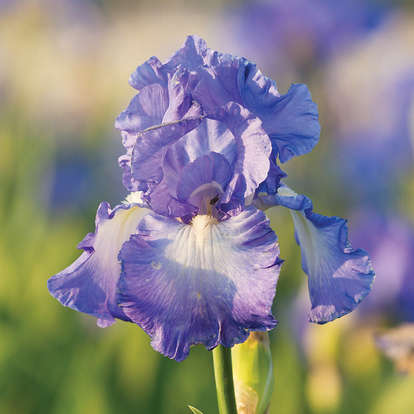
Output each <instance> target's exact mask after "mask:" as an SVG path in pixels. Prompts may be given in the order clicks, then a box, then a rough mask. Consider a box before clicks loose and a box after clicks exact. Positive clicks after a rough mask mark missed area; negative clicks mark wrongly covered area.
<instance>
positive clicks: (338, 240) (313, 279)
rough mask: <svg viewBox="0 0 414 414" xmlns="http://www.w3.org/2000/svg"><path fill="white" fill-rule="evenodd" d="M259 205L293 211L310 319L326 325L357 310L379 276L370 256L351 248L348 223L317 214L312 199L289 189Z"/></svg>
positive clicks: (262, 197)
mask: <svg viewBox="0 0 414 414" xmlns="http://www.w3.org/2000/svg"><path fill="white" fill-rule="evenodd" d="M255 204H256V205H257V206H258V207H260V208H263V209H264V208H268V207H271V206H275V205H279V206H283V207H287V208H289V209H290V210H291V214H292V218H293V222H294V226H295V237H296V240H297V242H298V244H299V245H300V248H301V253H302V268H303V270H304V271H305V273H306V274H307V275H308V277H309V279H308V286H309V294H310V299H311V303H312V309H311V311H310V315H309V320H310V321H311V322H316V323H326V322H329V321H332V320H334V319H336V318H339V317H341V316H343V315H346V314H347V313H349V312H351V311H353V310H354V309H355V307H356V306H357V305H358V304H359V303H360V302H361V301H362V300H363V299H364V298H365V297H366V296H367V295H368V293H369V292H370V291H371V287H372V283H373V281H374V277H375V273H374V271H373V269H372V266H371V261H370V259H369V257H368V254H367V253H366V252H365V251H364V250H361V249H356V250H355V249H353V248H352V247H351V244H350V242H349V240H348V227H347V223H346V220H344V219H342V218H340V217H326V216H322V215H320V214H317V213H314V212H313V207H312V202H311V200H310V199H309V198H308V197H306V196H304V195H298V194H296V193H295V192H294V191H292V190H291V189H290V188H288V187H286V186H284V187H280V188H279V190H278V192H277V194H276V195H259V196H258V197H257V199H256V200H255Z"/></svg>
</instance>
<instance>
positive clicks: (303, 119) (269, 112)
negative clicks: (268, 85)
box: [249, 84, 320, 162]
mask: <svg viewBox="0 0 414 414" xmlns="http://www.w3.org/2000/svg"><path fill="white" fill-rule="evenodd" d="M255 98H256V102H255V104H254V105H253V106H252V108H249V109H250V110H253V111H254V112H256V113H257V114H258V115H259V116H260V118H261V119H262V121H263V128H264V129H265V131H266V132H267V133H268V134H269V136H270V139H271V140H272V144H273V149H274V150H275V151H278V153H279V159H280V161H281V162H286V161H288V160H290V159H291V158H292V157H295V156H298V155H303V154H306V153H308V152H310V151H312V149H313V147H314V146H315V145H316V144H317V143H318V140H319V134H320V126H319V121H318V109H317V106H316V104H315V103H314V102H313V101H312V98H311V94H310V92H309V89H308V88H307V87H306V85H303V84H297V85H292V86H291V87H290V88H289V90H288V92H287V93H286V94H285V95H282V96H280V97H278V98H275V99H274V101H273V102H271V103H270V102H269V99H268V97H265V96H263V95H256V96H255Z"/></svg>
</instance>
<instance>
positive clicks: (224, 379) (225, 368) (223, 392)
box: [213, 345, 237, 414]
mask: <svg viewBox="0 0 414 414" xmlns="http://www.w3.org/2000/svg"><path fill="white" fill-rule="evenodd" d="M213 363H214V378H215V380H216V390H217V402H218V407H219V413H220V414H237V408H236V397H235V395H234V384H233V370H232V366H231V348H225V347H224V346H222V345H219V346H217V347H216V348H214V349H213Z"/></svg>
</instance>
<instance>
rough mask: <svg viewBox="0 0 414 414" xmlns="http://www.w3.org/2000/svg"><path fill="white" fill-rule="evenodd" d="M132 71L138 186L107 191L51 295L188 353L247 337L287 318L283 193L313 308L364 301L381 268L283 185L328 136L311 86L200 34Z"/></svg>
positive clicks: (316, 314) (328, 311) (165, 348)
mask: <svg viewBox="0 0 414 414" xmlns="http://www.w3.org/2000/svg"><path fill="white" fill-rule="evenodd" d="M130 84H131V85H132V86H133V87H134V88H136V89H138V90H139V93H138V94H137V95H136V96H135V97H134V98H133V99H132V101H131V103H130V104H129V106H128V108H127V109H126V110H125V111H124V112H122V113H121V115H120V116H119V117H118V118H117V121H116V127H117V128H118V129H120V130H121V134H122V140H123V144H124V146H125V149H126V154H125V155H124V156H122V157H121V158H120V165H121V167H122V169H123V183H124V185H125V187H126V188H127V189H128V191H130V195H129V196H128V197H127V199H126V201H125V202H124V203H123V204H121V205H119V206H116V207H115V208H114V209H111V208H110V206H109V205H108V204H107V203H105V202H104V203H101V205H100V206H99V208H98V213H97V218H96V230H95V233H93V234H88V235H87V236H86V237H85V239H84V240H83V241H82V242H81V243H80V244H79V246H78V247H79V248H81V249H83V250H84V252H83V253H82V255H81V256H80V258H79V259H78V260H77V261H75V262H74V263H73V264H72V265H71V266H69V267H68V268H67V269H65V270H64V271H62V272H61V273H59V274H57V275H55V276H53V277H52V278H51V279H50V280H49V290H50V292H51V293H52V295H53V296H55V297H56V298H57V299H58V300H59V301H60V302H61V303H62V304H63V305H65V306H69V307H71V308H72V309H75V310H78V311H81V312H84V313H87V314H90V315H93V316H95V317H97V318H98V325H99V326H107V325H109V324H111V323H112V322H114V321H115V319H121V320H125V321H129V322H133V323H136V324H137V325H138V326H140V327H141V328H142V329H144V331H145V332H147V333H148V335H149V336H150V337H151V339H152V340H151V344H152V346H153V348H154V349H155V350H157V351H159V352H161V353H162V354H164V355H166V356H168V357H169V358H173V359H176V360H178V361H180V360H182V359H184V358H186V357H187V355H188V353H189V350H190V347H191V345H194V344H204V345H205V346H206V347H207V348H208V349H213V348H214V347H216V346H217V345H219V344H222V345H224V346H226V347H231V346H233V345H234V344H236V343H241V342H243V341H245V340H246V339H247V337H248V335H249V332H250V331H267V330H270V329H272V328H273V327H274V326H275V325H276V323H277V322H276V320H275V319H274V317H273V316H272V313H271V307H272V302H273V299H274V295H275V288H276V283H277V279H278V275H279V271H280V267H281V263H282V260H281V259H280V258H279V245H278V241H277V237H276V235H275V233H274V232H273V230H272V229H271V228H270V225H269V221H268V219H267V218H266V216H265V213H264V212H263V211H262V210H263V209H266V208H269V207H271V206H274V205H275V206H283V207H287V208H289V209H291V211H292V217H293V219H294V224H295V229H296V236H297V240H298V242H299V244H300V246H301V249H302V259H303V268H304V270H305V272H306V273H307V274H308V276H309V288H310V295H311V299H312V310H311V314H310V319H311V320H312V321H314V322H318V323H324V322H327V321H330V320H332V319H335V318H336V317H339V316H342V315H344V314H346V313H348V312H350V311H351V310H353V309H354V308H355V306H356V305H357V304H358V303H359V302H360V301H361V300H362V298H363V297H364V296H366V294H367V293H368V292H369V290H370V287H371V283H372V280H373V276H374V273H373V271H372V269H371V266H370V262H369V259H368V257H367V255H366V253H365V252H364V251H362V250H353V249H352V248H351V246H350V245H349V242H348V239H347V228H346V222H345V221H344V220H343V219H340V218H337V217H324V216H321V215H318V214H316V213H314V212H313V210H312V204H311V202H310V200H309V199H308V198H306V197H304V196H300V195H297V194H296V193H294V192H293V190H290V189H288V188H287V187H286V186H285V185H284V184H281V179H282V178H284V177H285V176H286V174H284V173H283V172H282V170H281V169H280V167H279V165H278V164H279V162H282V163H283V162H286V161H288V160H289V159H290V158H292V157H294V156H298V155H302V154H305V153H306V152H309V151H311V150H312V148H313V147H314V145H315V144H316V143H317V141H318V137H319V123H318V115H317V109H316V105H315V104H314V103H313V102H312V100H311V97H310V93H309V91H308V89H307V88H306V86H305V85H292V86H291V88H290V89H289V91H288V92H287V93H286V94H285V95H280V94H279V92H278V90H277V88H276V84H275V82H274V81H272V80H271V79H269V78H267V77H265V76H264V75H263V74H262V73H261V72H260V71H259V70H258V69H257V68H256V66H255V65H254V64H253V63H251V62H249V61H248V60H246V59H244V58H238V57H234V56H232V55H229V54H222V53H219V52H216V51H213V50H211V49H209V48H207V46H206V44H205V42H204V41H203V40H202V39H199V38H197V37H195V36H190V37H188V39H187V41H186V43H185V45H184V46H183V47H182V48H181V49H180V50H178V51H177V52H176V53H175V54H174V55H173V56H172V57H171V59H169V60H168V61H167V62H165V63H161V62H160V61H159V60H158V59H157V58H155V57H152V58H150V59H149V60H148V61H147V62H145V63H144V64H143V65H141V66H138V68H137V69H136V71H135V72H134V73H133V74H132V76H131V78H130Z"/></svg>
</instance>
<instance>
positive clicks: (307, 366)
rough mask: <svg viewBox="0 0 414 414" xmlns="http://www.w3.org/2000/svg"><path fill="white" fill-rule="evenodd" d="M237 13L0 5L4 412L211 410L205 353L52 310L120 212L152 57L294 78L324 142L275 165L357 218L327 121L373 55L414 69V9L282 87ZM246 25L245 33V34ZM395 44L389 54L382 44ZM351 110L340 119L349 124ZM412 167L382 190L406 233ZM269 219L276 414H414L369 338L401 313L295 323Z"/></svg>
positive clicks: (198, 6) (294, 263) (275, 218)
mask: <svg viewBox="0 0 414 414" xmlns="http://www.w3.org/2000/svg"><path fill="white" fill-rule="evenodd" d="M248 3H249V2H248ZM249 4H251V2H250V3H249ZM244 5H245V4H241V3H238V2H224V1H219V0H215V1H212V2H208V4H207V2H205V3H201V2H200V3H189V2H185V1H169V2H161V1H157V0H153V1H143V2H139V1H138V2H132V1H130V2H127V1H103V0H102V1H98V0H96V1H80V0H79V1H70V0H66V1H63V0H57V1H53V0H49V1H48V0H42V1H40V0H39V1H16V2H13V1H4V0H0V413H13V414H15V413H16V414H20V413H24V414H26V413H53V414H81V413H90V414H95V413H99V414H106V413H118V412H123V413H150V414H158V413H171V414H174V413H177V414H178V413H180V414H181V413H186V412H189V410H188V409H187V408H186V405H187V404H191V405H194V406H195V407H198V408H200V409H202V410H203V412H204V413H205V414H210V413H216V412H217V407H216V400H215V388H214V380H213V375H212V363H211V359H212V358H211V355H210V353H209V352H208V351H206V350H205V349H204V348H203V347H200V346H196V347H194V348H193V349H192V351H191V354H190V356H189V358H188V359H187V360H185V361H184V362H182V363H177V362H175V361H170V360H168V359H166V358H164V357H162V356H161V355H159V354H158V353H156V352H154V351H153V350H152V348H151V347H150V345H149V338H148V337H147V336H146V334H145V333H144V332H143V331H141V330H140V329H139V328H138V327H137V326H134V325H133V324H128V323H123V322H118V323H116V324H115V325H113V326H112V327H110V328H107V329H100V328H97V327H96V321H95V319H94V318H92V317H89V316H86V315H83V314H79V313H76V312H73V311H71V310H69V309H66V308H64V307H62V306H61V305H60V304H59V303H58V302H57V301H56V300H55V299H53V298H52V297H51V296H50V295H49V293H48V290H47V288H46V281H47V279H48V278H49V277H50V276H52V275H53V274H55V273H57V272H59V271H60V270H62V269H63V268H65V267H66V266H68V265H69V264H70V263H71V262H72V261H73V260H74V259H75V258H76V257H77V256H78V255H79V254H80V252H79V251H78V250H77V249H76V245H77V243H78V242H79V241H80V240H81V239H82V238H83V236H84V235H85V234H86V233H87V232H90V231H93V228H94V227H93V222H94V217H95V211H96V208H97V206H98V204H99V202H100V201H102V200H107V201H109V202H110V203H111V205H115V204H117V203H118V202H119V201H120V200H122V199H123V198H124V197H125V195H126V193H125V190H124V189H123V187H122V184H121V174H120V170H119V169H118V166H117V162H116V160H117V157H118V156H119V155H121V154H122V153H123V149H122V146H121V143H120V137H119V134H118V132H117V131H116V130H115V129H114V128H113V123H114V119H115V117H116V116H117V115H118V113H119V112H120V111H121V110H122V109H124V108H125V107H126V105H127V103H128V102H129V100H130V99H131V98H132V96H133V90H132V88H131V87H130V86H129V85H128V82H127V81H128V77H129V75H130V73H132V71H133V70H134V69H135V67H136V66H137V65H138V64H140V63H143V61H144V60H145V59H147V58H148V57H150V56H151V55H157V56H158V57H160V58H161V59H166V58H167V57H168V56H169V55H171V54H172V53H173V52H174V51H175V50H176V49H177V48H178V47H179V46H180V45H181V44H182V43H183V41H184V39H185V36H186V35H188V34H193V33H194V34H198V35H199V36H201V37H203V38H204V39H205V40H206V41H207V43H208V45H209V46H210V47H212V48H214V49H217V50H221V51H226V52H230V53H237V54H241V55H246V57H247V58H249V57H250V58H252V59H254V60H255V61H256V62H257V64H258V66H259V67H261V66H263V67H264V69H265V70H266V73H267V74H268V75H269V76H272V77H273V78H274V79H276V80H277V81H278V80H279V79H281V81H280V82H279V88H280V90H281V92H283V93H284V92H286V91H287V89H288V87H289V83H290V82H291V81H294V82H306V83H307V84H308V85H309V87H310V90H311V92H312V95H313V98H314V100H315V101H316V102H317V103H318V105H319V110H320V118H321V124H322V131H323V133H322V137H321V141H320V143H319V145H318V146H317V147H316V149H315V150H314V151H313V152H312V154H309V155H307V156H304V157H300V158H299V159H295V160H293V161H292V162H290V163H289V164H288V165H287V166H284V168H285V170H286V171H287V172H288V173H289V180H288V183H290V184H291V185H292V186H293V187H294V188H295V189H296V191H298V192H303V193H305V194H307V195H309V196H310V197H311V198H312V199H313V201H314V204H315V205H316V211H318V212H321V213H323V214H326V215H333V214H337V215H341V216H343V217H350V216H352V214H353V211H354V210H356V209H357V208H358V205H357V204H358V200H359V198H358V196H355V194H354V192H355V191H354V184H355V183H353V182H352V180H343V179H341V177H339V175H340V174H338V170H341V169H342V168H343V167H344V168H345V164H346V163H347V162H350V160H349V159H343V158H341V157H336V156H335V155H334V154H336V153H335V148H336V145H337V142H338V141H336V140H335V132H336V128H338V129H340V128H342V126H341V122H342V121H341V119H340V116H338V115H335V114H336V112H335V111H339V112H340V113H341V114H343V112H341V111H342V109H341V108H340V109H337V108H335V104H337V103H338V102H339V101H340V102H345V103H344V105H348V107H349V108H350V109H352V108H353V107H354V105H355V106H356V107H357V108H360V107H359V106H358V103H359V104H360V103H361V101H362V100H364V96H366V95H367V94H369V93H370V90H371V89H372V88H371V89H370V90H368V89H369V88H368V86H367V84H368V82H365V83H364V82H363V83H362V87H361V85H359V84H358V82H360V81H361V78H362V79H364V76H365V74H366V72H368V78H369V77H370V76H374V74H375V71H376V70H377V69H378V66H377V65H379V64H380V63H378V60H376V59H377V58H376V57H375V56H376V55H375V50H380V51H381V54H382V56H383V55H384V54H385V55H387V53H390V54H391V52H392V56H391V55H390V57H389V59H390V60H394V61H395V60H396V59H398V56H397V57H395V56H394V55H395V52H396V50H398V49H401V55H402V56H405V58H406V59H407V61H408V62H409V61H410V60H411V62H413V61H414V56H413V52H412V50H411V52H410V51H409V49H410V47H411V48H412V45H413V44H414V42H411V41H412V40H414V35H413V31H414V29H413V27H414V17H413V15H412V10H411V5H410V3H409V2H401V3H395V2H393V3H390V6H392V9H393V10H392V23H387V25H388V26H387V27H386V29H382V28H380V29H378V30H377V32H376V31H373V32H370V34H369V40H367V38H364V39H361V40H355V41H353V42H352V46H349V47H347V48H346V50H344V52H343V53H342V52H341V53H337V54H336V55H335V57H333V58H331V59H330V60H329V59H328V60H327V59H324V60H323V61H322V60H321V61H318V58H316V59H314V60H313V61H312V64H311V65H309V64H306V65H302V66H301V67H300V69H299V70H297V71H296V72H292V71H290V72H289V71H288V72H283V73H282V72H281V73H280V76H279V73H278V69H277V68H276V67H273V66H272V50H264V51H263V53H264V54H265V55H267V61H266V62H263V65H262V64H261V61H260V59H261V54H260V53H259V51H258V50H257V49H253V50H255V51H256V52H257V54H256V55H255V56H250V55H249V54H248V53H249V51H251V50H252V48H248V47H247V42H246V38H243V37H242V36H240V35H239V32H240V30H236V29H235V25H237V22H235V21H234V19H233V17H234V16H235V15H236V14H237V13H235V12H234V10H239V9H238V8H239V7H243V6H244ZM242 26H243V25H242ZM242 28H243V27H242ZM243 30H244V31H245V32H246V37H249V36H250V35H251V32H252V31H253V30H254V27H253V26H249V25H247V26H244V28H243ZM390 33H391V34H395V38H393V42H391V43H392V44H391V45H390V44H385V46H381V41H382V42H384V41H385V40H384V39H389V38H390V36H389V35H390ZM398 36H399V37H398ZM376 39H379V42H380V43H379V44H376V43H375V42H376V41H377V40H376ZM405 44H406V45H405ZM404 45H405V46H404ZM410 45H411V46H410ZM404 47H406V48H407V49H404ZM391 49H392V50H391ZM407 50H408V51H407ZM410 53H411V55H410ZM275 59H276V57H275ZM287 59H288V58H287ZM387 59H388V58H385V61H388V60H387ZM345 62H346V63H345ZM307 63H309V62H307ZM295 65H296V67H297V66H298V65H300V64H298V63H297V62H296V61H292V62H291V66H295ZM367 65H371V66H369V68H367ZM338 68H339V69H338ZM408 68H409V70H410V66H409V65H408ZM411 68H412V66H411ZM389 70H390V71H391V70H392V69H389ZM338 71H339V72H338ZM341 71H343V72H341ZM338 73H339V74H338ZM387 73H388V72H387ZM342 75H343V79H342V81H343V84H341V81H340V80H338V79H340V78H341V76H342ZM390 76H391V75H390ZM384 79H385V78H383V79H382V80H379V81H378V83H381V82H384ZM364 85H365V86H366V88H367V90H365V89H364ZM332 87H334V88H337V90H333V89H332ZM341 88H342V89H341ZM358 88H359V89H358ZM374 89H375V88H374ZM352 91H353V93H354V95H353V97H352V99H351V98H350V100H349V101H348V103H347V99H348V98H349V96H347V95H346V94H347V93H349V94H352ZM341 93H342V95H341ZM373 99H374V102H375V105H379V104H378V101H375V98H373ZM354 101H355V102H354ZM412 102H413V101H412V100H411V105H412ZM368 104H369V103H368ZM368 104H367V105H368ZM377 109H378V107H376V109H375V110H377ZM371 110H372V107H371V109H370V107H369V106H368V109H367V113H366V114H365V115H366V117H367V118H369V114H370V111H371ZM358 111H360V109H358ZM412 113H413V112H412V111H411V112H410V114H411V115H409V116H410V119H411V122H412ZM343 115H344V116H345V117H346V114H343ZM360 115H361V117H362V118H363V117H364V115H363V114H361V113H360ZM353 116H354V118H355V114H354V115H352V111H350V115H349V117H348V119H346V121H345V124H346V125H348V124H349V123H351V124H352V122H353V118H352V117H353ZM373 122H375V121H373ZM332 160H334V162H332ZM412 172H413V169H412V167H411V169H410V168H407V169H406V170H404V173H402V174H400V175H401V176H399V177H398V181H395V182H393V183H392V186H393V188H394V189H395V193H394V198H393V202H394V204H393V208H394V211H395V214H399V215H403V216H404V219H405V220H407V222H408V223H413V221H414V213H413V211H414V179H413V174H412ZM395 180H397V178H395ZM351 195H353V196H352V197H351ZM269 214H270V216H271V220H272V224H273V228H274V229H275V231H276V233H277V235H278V237H279V239H280V243H281V256H282V257H283V258H284V259H285V260H286V263H285V264H284V267H283V270H282V273H281V276H280V280H279V285H278V291H277V295H276V300H275V307H274V313H275V315H276V317H277V319H278V320H279V326H278V327H277V328H276V329H275V330H274V331H273V332H272V333H271V341H272V352H273V358H274V367H275V376H276V381H275V389H274V394H273V399H272V404H271V408H270V414H271V413H275V414H304V413H312V414H316V413H318V414H319V413H341V414H342V413H343V414H345V413H346V414H350V413H368V414H382V413H384V414H385V413H386V414H389V413H391V412H392V413H397V414H411V413H413V412H414V392H413V390H414V378H413V377H410V376H409V375H401V374H399V373H397V372H396V371H395V369H394V367H393V364H392V362H391V361H389V360H388V359H386V358H385V357H384V356H382V354H381V353H380V351H379V350H378V349H377V347H376V346H375V342H374V334H375V333H376V332H377V331H378V330H379V329H383V328H386V327H388V326H392V325H393V324H397V323H398V322H400V321H403V319H401V320H398V318H395V317H394V316H390V315H389V314H387V313H380V312H379V311H378V312H377V311H376V310H375V308H374V311H373V312H371V313H369V312H367V315H365V314H363V315H362V314H359V313H358V312H354V313H353V314H352V315H349V316H347V317H344V318H342V319H341V320H338V321H336V322H333V323H331V324H329V325H325V326H315V325H309V324H305V323H304V320H305V319H306V311H307V309H308V306H309V305H308V302H307V301H308V299H306V298H305V299H303V297H304V293H303V289H304V284H305V283H306V276H305V275H304V274H303V273H302V271H301V266H300V251H299V248H298V247H297V246H296V244H295V242H294V238H293V226H292V225H291V223H290V220H289V219H288V213H285V212H284V211H280V210H277V209H274V210H271V211H270V212H269ZM350 236H351V240H352V233H351V235H350ZM413 246H414V245H413ZM357 247H365V246H357ZM367 248H368V247H367ZM412 253H413V255H414V251H412ZM389 277H392V275H389ZM408 283H411V284H413V283H414V278H412V279H411V281H410V282H408ZM305 296H306V295H305ZM298 315H299V316H298ZM408 319H410V318H408ZM412 319H414V314H413V317H412Z"/></svg>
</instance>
